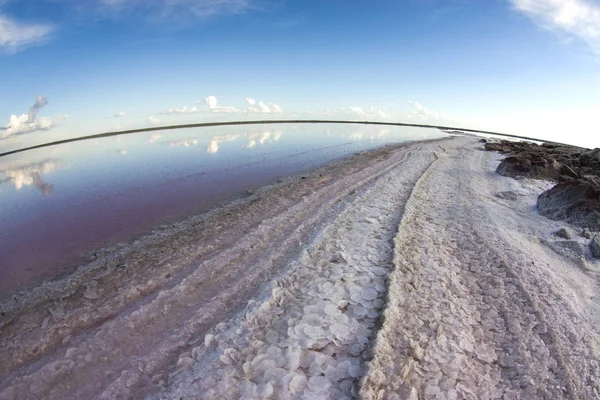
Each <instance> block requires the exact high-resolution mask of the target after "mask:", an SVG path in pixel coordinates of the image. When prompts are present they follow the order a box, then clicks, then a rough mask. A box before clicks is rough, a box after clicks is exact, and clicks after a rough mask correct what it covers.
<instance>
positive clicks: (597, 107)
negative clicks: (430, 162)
mask: <svg viewBox="0 0 600 400" xmlns="http://www.w3.org/2000/svg"><path fill="white" fill-rule="evenodd" d="M0 85H1V87H2V89H1V90H2V95H1V96H0V150H7V149H13V148H18V147H22V146H27V145H31V144H37V143H41V142H48V141H52V140H57V139H62V138H67V137H74V136H82V135H87V134H92V133H100V132H106V131H114V130H123V129H133V128H143V127H149V126H162V125H172V124H183V123H192V122H208V121H215V120H219V121H220V120H248V119H346V120H361V121H364V120H371V121H389V122H407V123H421V124H435V125H451V126H456V127H462V128H471V129H483V130H491V131H496V132H503V133H508V134H517V135H525V136H530V137H535V138H540V139H546V140H554V141H559V142H564V143H571V144H576V145H580V146H585V147H600V134H599V133H600V132H599V129H598V124H597V121H598V118H599V116H600V1H598V0H318V1H317V0H297V1H296V0H144V1H142V0H25V1H24V0H0Z"/></svg>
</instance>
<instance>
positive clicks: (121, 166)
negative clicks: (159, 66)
mask: <svg viewBox="0 0 600 400" xmlns="http://www.w3.org/2000/svg"><path fill="white" fill-rule="evenodd" d="M440 136H443V133H441V132H440V131H437V130H428V129H416V128H402V127H389V128H388V127H385V128H382V127H378V126H373V127H370V126H363V125H326V124H315V125H297V126H296V125H286V124H282V125H265V126H252V127H235V126H234V127H219V128H194V129H185V130H173V131H158V132H152V133H141V134H133V135H126V136H120V137H112V138H104V139H95V140H88V141H83V142H77V143H70V144H66V145H59V146H54V147H48V148H44V149H39V150H32V151H29V152H25V153H20V154H15V155H12V156H7V157H2V158H0V297H5V296H6V295H7V294H9V293H11V292H13V291H14V290H15V289H17V288H19V287H23V286H26V285H29V284H32V283H34V282H36V281H39V280H41V279H46V278H49V277H52V276H54V275H56V274H57V273H59V272H60V271H63V270H65V269H67V268H70V267H72V266H74V265H76V263H78V262H80V261H81V260H80V258H81V257H82V255H83V254H84V253H85V252H87V251H90V250H92V249H97V248H101V247H103V246H106V245H109V244H111V243H114V242H117V241H119V240H124V239H127V238H131V237H132V236H134V235H136V234H139V233H141V232H143V231H145V230H147V229H150V228H152V227H153V226H155V225H158V224H161V223H165V222H170V221H174V220H176V219H179V218H182V217H184V216H185V215H189V214H191V213H198V212H202V211H206V210H207V209H209V208H211V207H214V206H217V205H219V204H222V203H223V202H225V201H227V200H229V199H234V198H236V197H239V196H240V195H241V194H242V193H244V191H246V190H249V189H255V188H257V187H260V186H262V185H265V184H268V183H272V182H273V181H274V180H275V179H277V178H281V177H284V176H288V175H291V174H298V173H303V172H306V171H309V170H311V169H314V168H315V167H318V166H320V165H323V164H325V163H327V162H330V161H333V160H336V159H339V158H341V157H344V156H346V155H349V154H352V153H355V152H357V151H362V150H368V149H372V148H375V147H379V146H382V145H384V144H388V143H398V142H402V141H409V140H422V139H431V138H435V137H440Z"/></svg>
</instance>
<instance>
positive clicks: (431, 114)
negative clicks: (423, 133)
mask: <svg viewBox="0 0 600 400" xmlns="http://www.w3.org/2000/svg"><path fill="white" fill-rule="evenodd" d="M408 104H410V105H411V106H413V107H414V108H415V110H416V111H415V112H413V115H416V116H419V117H421V118H422V119H434V120H439V119H440V113H439V112H436V111H431V110H428V109H427V108H425V107H423V106H422V105H421V104H420V103H419V102H418V101H409V102H408Z"/></svg>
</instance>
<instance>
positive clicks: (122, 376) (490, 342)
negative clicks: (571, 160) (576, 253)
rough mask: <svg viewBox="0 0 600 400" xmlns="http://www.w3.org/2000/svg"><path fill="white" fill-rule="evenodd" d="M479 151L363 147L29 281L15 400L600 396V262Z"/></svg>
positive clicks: (1, 382) (5, 330)
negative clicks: (574, 244) (549, 239)
mask: <svg viewBox="0 0 600 400" xmlns="http://www.w3.org/2000/svg"><path fill="white" fill-rule="evenodd" d="M480 147H481V146H480V145H479V144H478V143H477V142H476V141H475V140H473V139H468V138H454V139H448V140H442V141H434V142H429V143H415V144H412V145H410V146H403V147H400V148H397V149H391V148H387V149H383V150H379V151H377V152H372V153H365V154H361V155H358V156H356V157H354V158H352V159H349V160H346V161H344V162H342V163H339V164H335V165H332V166H329V167H326V168H323V169H321V170H319V171H317V172H316V173H314V174H311V175H309V176H307V177H306V179H295V180H292V181H290V182H287V183H284V184H282V185H280V186H277V187H273V188H268V189H265V190H263V191H260V192H258V193H256V194H254V195H253V196H252V197H250V198H249V199H247V201H245V202H243V203H241V204H238V205H233V206H230V207H228V208H226V209H224V210H221V211H220V212H218V213H217V212H215V213H213V214H211V215H207V216H201V217H195V218H191V219H190V220H188V221H185V222H182V223H181V224H177V225H174V226H169V227H162V228H161V229H159V230H157V231H155V232H154V233H152V234H150V235H148V236H146V237H144V238H140V239H139V240H137V241H136V242H134V243H132V244H129V245H123V246H119V247H116V248H114V249H109V250H106V251H104V252H102V253H101V254H96V255H94V256H93V258H94V260H92V261H91V262H90V264H88V265H86V266H82V267H81V268H79V269H78V270H77V271H75V272H74V273H73V274H72V275H70V276H68V277H65V278H64V279H63V280H61V281H57V282H54V283H51V284H45V285H42V286H40V287H38V288H36V289H35V290H31V291H29V292H28V293H20V294H17V295H16V296H15V297H14V298H13V299H11V300H10V301H8V302H5V303H4V304H1V305H0V307H1V309H2V312H3V315H2V316H1V317H0V318H1V319H0V351H1V352H2V354H3V357H2V359H1V360H0V399H21V398H22V399H30V398H55V399H69V398H73V399H80V398H110V399H113V398H177V399H178V398H190V399H191V398H215V399H221V398H225V399H230V398H231V399H234V398H244V399H253V398H265V399H266V398H273V399H288V398H306V399H342V398H355V397H358V396H360V395H362V397H363V398H369V399H370V398H381V399H387V398H413V399H416V398H438V399H450V398H478V399H485V398H502V396H506V398H595V397H594V396H597V395H598V390H600V389H599V388H598V385H599V384H600V382H599V378H598V377H599V375H600V372H599V369H598V360H599V359H600V339H599V335H598V333H599V330H600V328H599V322H600V318H599V316H600V313H599V312H598V310H599V306H598V297H597V295H598V286H597V279H598V278H597V274H595V273H594V268H595V264H593V263H590V262H587V261H585V260H573V259H571V258H569V257H567V256H558V255H557V254H556V253H555V252H553V251H551V250H549V249H548V248H547V247H544V245H542V244H541V243H540V241H539V240H537V241H536V240H533V239H532V238H533V237H538V236H540V235H543V234H544V232H546V231H549V230H551V229H552V228H553V225H552V224H553V222H547V221H546V220H544V219H543V218H541V217H539V216H537V215H535V213H534V212H533V210H532V209H531V207H530V205H529V203H530V202H531V200H532V199H534V198H535V190H536V188H535V187H533V186H532V185H533V184H530V185H529V186H527V184H526V183H519V182H516V181H513V180H510V179H509V178H502V177H499V176H496V175H494V174H493V172H492V171H493V167H494V164H493V163H494V160H493V158H494V157H495V156H494V155H493V154H491V153H485V152H482V151H479V148H480ZM476 148H478V149H477V150H476ZM508 189H513V190H515V191H516V192H518V193H520V197H519V199H518V200H515V201H513V202H512V203H511V202H509V201H508V200H503V199H499V198H495V197H493V196H492V195H493V194H494V193H496V192H499V191H503V190H508ZM537 189H539V188H537ZM399 227H400V228H399ZM536 235H537V236H536ZM582 265H583V266H584V267H586V268H587V269H582V268H581V266H582ZM382 310H384V311H383V314H384V317H385V318H383V319H381V318H380V315H381V311H382Z"/></svg>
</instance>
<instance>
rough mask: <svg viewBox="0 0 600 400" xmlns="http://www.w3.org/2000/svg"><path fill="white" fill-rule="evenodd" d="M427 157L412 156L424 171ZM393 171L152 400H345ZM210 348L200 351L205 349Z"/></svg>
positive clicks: (361, 350) (384, 263)
mask: <svg viewBox="0 0 600 400" xmlns="http://www.w3.org/2000/svg"><path fill="white" fill-rule="evenodd" d="M432 160H433V158H430V159H429V160H428V159H427V158H426V157H423V158H419V159H418V160H416V162H415V165H414V166H413V167H414V168H420V169H422V170H424V169H425V168H426V167H427V166H428V164H429V163H430V162H431V161H432ZM403 176H404V174H403V172H402V171H401V170H399V169H392V170H391V171H390V172H388V173H387V174H386V175H384V176H382V178H380V179H379V180H377V181H376V182H375V183H374V184H373V185H372V186H371V187H370V188H369V189H368V190H366V191H365V193H364V194H362V195H361V196H359V197H358V198H357V199H356V200H355V201H354V202H353V203H352V204H351V205H350V206H349V207H348V209H347V210H346V211H345V212H343V213H342V214H340V215H339V216H338V217H337V218H336V219H335V220H334V221H332V222H331V223H330V224H329V226H328V227H327V228H326V229H325V231H324V232H322V233H321V235H320V236H319V237H318V238H317V239H316V240H315V242H314V243H313V244H312V245H311V246H310V247H309V248H308V249H307V251H305V253H304V255H303V256H302V257H301V258H300V260H298V261H297V262H294V263H292V264H291V265H290V267H289V268H287V269H286V270H287V271H289V272H287V273H286V274H284V275H283V276H281V277H279V278H278V279H277V280H276V281H274V282H273V284H272V288H271V290H270V295H269V296H265V297H264V298H263V299H260V300H259V301H256V302H251V303H249V304H248V307H247V310H246V311H245V312H244V313H243V315H242V316H241V317H239V318H235V319H232V320H231V321H229V322H227V323H226V327H223V326H222V325H221V326H217V327H216V328H215V329H214V331H213V332H211V333H210V334H208V335H207V336H206V337H205V342H210V343H212V342H213V341H214V342H215V343H217V347H216V348H215V349H214V350H211V349H208V348H205V349H200V350H199V352H198V353H197V354H196V355H195V359H196V360H197V362H196V364H195V365H193V366H190V367H189V368H180V369H178V370H177V371H176V372H175V373H173V374H172V375H171V377H170V379H169V383H168V386H167V387H166V388H165V389H164V390H163V391H161V392H160V393H158V394H157V396H156V397H157V398H178V397H180V396H185V395H186V394H192V393H195V394H196V395H195V396H200V397H202V398H206V399H222V398H230V399H235V398H240V397H243V398H244V399H266V398H269V396H271V394H272V393H273V394H274V395H275V396H276V398H280V399H288V398H289V399H292V398H298V399H301V398H303V399H311V400H313V399H343V398H353V397H355V395H356V388H357V384H358V380H359V378H360V377H361V376H362V375H363V373H364V362H365V360H366V359H368V358H369V357H370V352H369V342H370V340H371V338H372V337H373V334H374V326H375V320H376V319H377V318H378V317H379V311H380V310H381V307H382V306H383V304H384V301H383V296H384V294H385V292H386V282H385V277H386V275H387V274H388V273H389V271H390V266H391V262H390V261H391V255H392V248H391V245H390V240H391V238H392V236H393V235H394V233H395V230H396V227H397V223H398V221H399V216H400V212H401V209H398V208H397V202H398V200H400V199H401V198H402V197H403V196H406V195H407V194H408V191H407V189H408V188H407V187H406V186H403V185H402V179H403ZM206 347H208V346H206Z"/></svg>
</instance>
